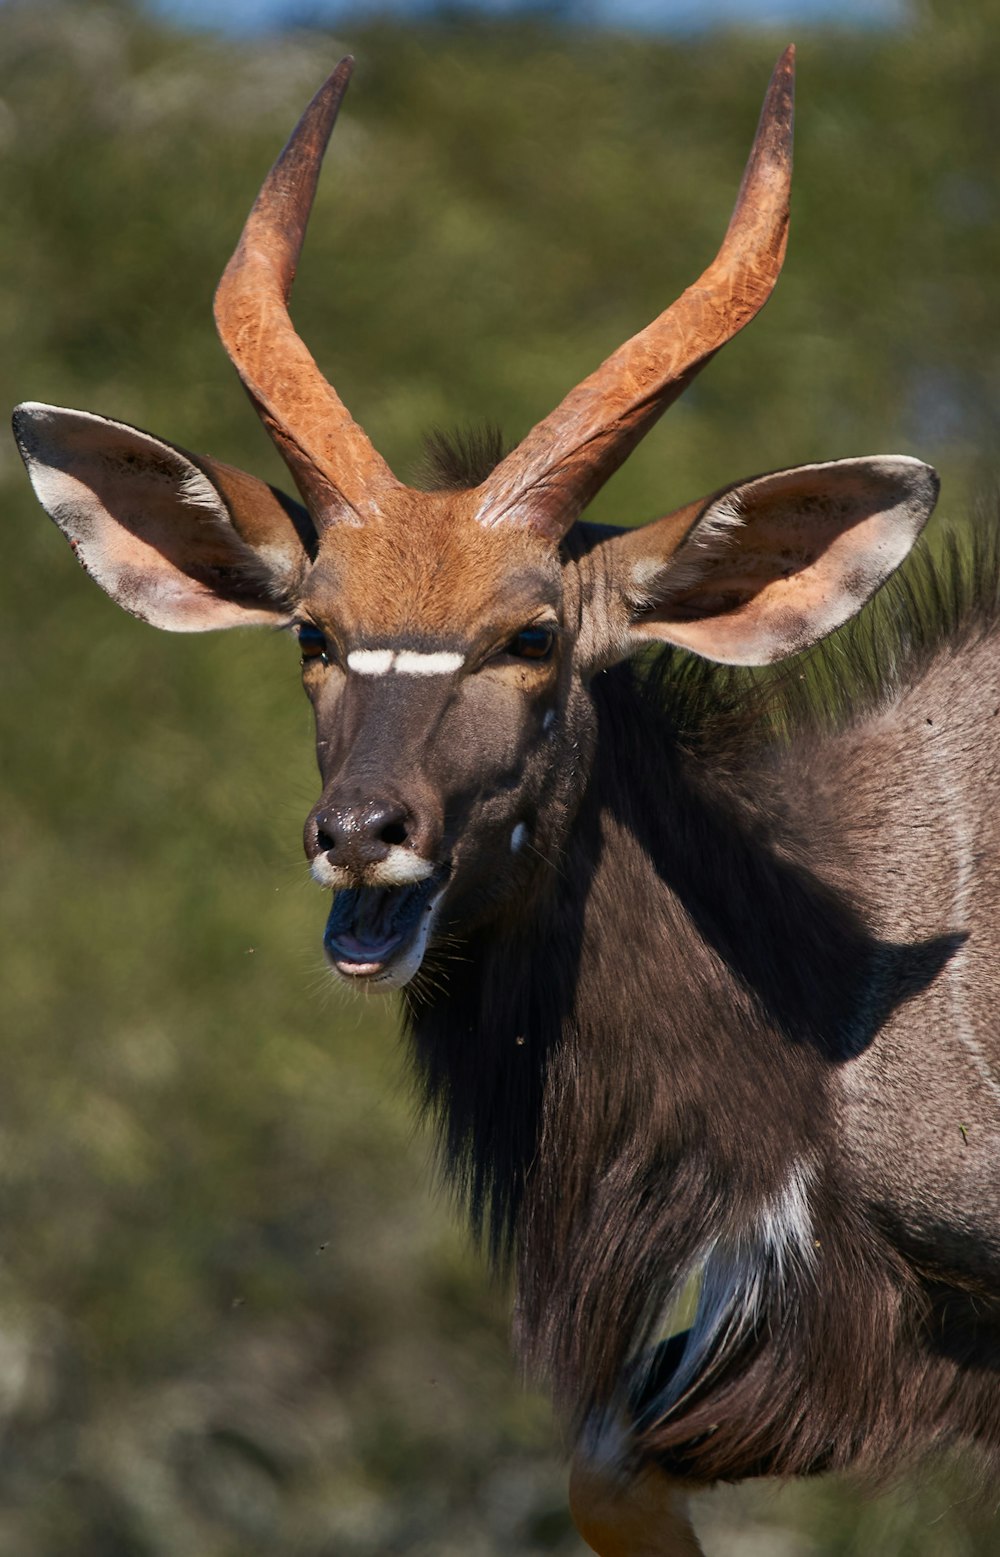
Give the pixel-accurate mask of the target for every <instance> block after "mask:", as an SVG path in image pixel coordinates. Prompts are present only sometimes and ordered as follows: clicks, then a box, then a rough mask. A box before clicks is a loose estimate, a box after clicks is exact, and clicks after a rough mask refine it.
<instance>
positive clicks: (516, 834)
mask: <svg viewBox="0 0 1000 1557" xmlns="http://www.w3.org/2000/svg"><path fill="white" fill-rule="evenodd" d="M527 841H528V829H527V828H526V827H525V825H524V823H523V822H518V824H517V826H516V827H515V828H514V831H513V832H512V833H511V835H510V847H511V853H512V854H516V853H517V852H518V850H519V849H523V848H524V845H525V844H526V843H527Z"/></svg>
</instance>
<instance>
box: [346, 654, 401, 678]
mask: <svg viewBox="0 0 1000 1557" xmlns="http://www.w3.org/2000/svg"><path fill="white" fill-rule="evenodd" d="M392 661H393V652H392V650H391V649H352V650H351V652H350V654H349V655H348V656H347V666H348V669H349V670H356V671H357V672H358V674H359V675H361V676H384V675H385V673H386V671H387V670H391V669H392Z"/></svg>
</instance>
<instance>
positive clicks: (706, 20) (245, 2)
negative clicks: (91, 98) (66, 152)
mask: <svg viewBox="0 0 1000 1557" xmlns="http://www.w3.org/2000/svg"><path fill="white" fill-rule="evenodd" d="M147 4H148V6H149V8H150V9H151V10H154V11H156V12H158V13H159V14H160V15H162V16H166V17H170V18H174V19H175V20H177V21H180V22H183V23H184V24H185V25H186V26H202V27H210V28H218V29H220V30H222V31H226V32H264V31H268V30H271V29H273V28H280V27H282V26H286V25H288V24H289V23H293V22H296V21H300V20H301V19H302V18H303V17H304V16H306V15H308V16H310V17H312V18H313V19H315V20H317V21H320V22H330V23H336V22H337V21H339V20H342V19H343V18H345V17H352V18H353V19H355V20H357V19H358V18H359V17H363V16H365V15H366V14H370V15H386V14H389V13H391V14H393V15H397V16H401V17H406V16H411V17H415V16H421V15H427V14H428V13H429V12H433V11H435V10H437V9H440V4H439V3H438V0H353V3H352V0H147ZM543 8H544V7H542V6H539V4H538V3H537V0H535V3H534V4H532V0H464V3H459V4H455V0H451V4H450V5H449V9H450V10H453V11H455V10H468V11H470V12H478V13H479V14H480V15H485V16H511V15H514V14H516V13H517V12H518V11H530V10H532V9H535V10H537V9H543ZM552 9H557V10H558V11H559V12H560V14H561V15H562V16H563V17H565V18H566V19H567V20H575V19H579V20H580V21H583V22H587V23H590V24H591V25H593V24H597V25H605V26H616V27H629V28H633V27H634V28H640V29H642V30H645V31H655V32H671V31H684V32H687V31H690V30H692V29H696V28H698V27H702V26H710V25H712V24H714V23H719V22H738V23H742V24H744V25H749V26H776V25H779V24H785V23H788V22H792V23H795V22H798V23H806V24H808V23H809V22H821V21H822V22H837V23H839V24H842V25H850V26H858V25H861V24H865V23H867V24H870V25H879V24H886V23H891V22H893V21H896V20H898V19H900V18H901V17H902V15H903V14H904V12H905V9H906V0H561V4H557V5H555V6H553V7H552Z"/></svg>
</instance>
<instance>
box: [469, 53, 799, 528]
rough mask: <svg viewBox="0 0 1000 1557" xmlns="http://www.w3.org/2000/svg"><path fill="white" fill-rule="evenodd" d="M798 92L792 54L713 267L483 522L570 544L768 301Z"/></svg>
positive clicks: (542, 444) (613, 370)
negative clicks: (600, 497)
mask: <svg viewBox="0 0 1000 1557" xmlns="http://www.w3.org/2000/svg"><path fill="white" fill-rule="evenodd" d="M794 83H795V48H794V46H791V47H789V48H787V49H786V50H785V52H784V54H783V55H782V56H781V58H780V59H779V61H778V63H777V65H776V66H775V69H774V74H773V75H772V77H771V84H770V86H769V87H768V92H767V96H766V98H765V99H764V107H763V109H762V110H761V116H760V123H759V125H758V127H757V135H756V138H755V139H754V143H753V147H752V149H751V152H750V158H749V161H748V162H747V166H746V171H745V172H744V174H743V182H742V183H741V185H740V190H739V194H738V196H737V198H736V208H735V210H734V211H733V215H732V218H731V220H730V223H729V227H728V229H727V231H726V236H725V238H724V239H723V242H722V247H721V249H720V250H719V252H718V254H717V255H716V257H715V259H714V260H713V261H712V263H711V265H709V267H708V269H707V270H706V271H705V273H704V274H703V275H702V276H701V277H700V278H699V280H698V281H697V282H696V283H695V284H694V286H691V287H688V289H687V291H686V292H684V293H682V295H681V296H680V297H679V298H678V300H677V302H676V303H674V304H673V305H672V306H671V307H670V308H668V309H667V310H666V312H665V313H662V314H660V316H659V318H658V319H654V320H653V323H652V324H650V325H647V327H646V329H644V330H642V331H640V333H639V334H638V335H634V336H633V337H632V339H631V340H629V341H626V343H625V345H624V346H620V347H619V348H618V350H617V351H616V352H614V353H613V354H612V355H611V356H610V357H608V359H607V361H606V362H603V363H602V364H601V366H600V367H599V368H598V369H597V371H596V372H595V373H592V374H591V375H590V377H589V378H586V379H584V381H583V383H582V384H578V385H577V387H576V388H575V389H572V390H570V392H569V394H568V395H567V396H566V398H565V399H564V400H563V402H562V404H561V405H559V406H557V407H556V409H555V410H554V411H553V412H551V414H550V415H549V416H547V417H546V418H545V420H544V421H541V422H539V423H538V425H537V426H536V427H535V428H533V430H532V431H531V432H530V433H529V434H528V436H527V437H526V438H525V439H524V440H523V441H522V442H521V443H520V444H519V445H518V447H517V448H516V449H514V450H513V451H512V452H511V453H510V454H508V455H507V457H506V459H504V460H503V461H502V462H501V463H500V464H499V465H498V466H497V467H496V469H495V470H494V471H493V472H492V474H491V475H490V476H489V477H488V478H487V480H486V481H485V482H484V483H483V485H482V487H481V489H480V493H481V501H480V505H479V509H478V512H477V517H478V519H479V522H480V523H481V524H484V525H487V526H493V525H499V524H516V525H520V526H523V527H525V528H531V529H534V530H536V531H538V532H539V533H540V534H542V535H544V536H546V537H547V538H548V539H550V540H552V541H556V542H558V541H559V540H561V538H562V537H563V535H565V533H566V531H567V530H568V529H569V527H570V525H571V524H573V522H574V520H575V519H577V518H578V517H579V515H580V514H581V513H582V511H583V509H584V508H585V507H586V505H587V504H588V503H589V502H590V500H591V498H592V497H594V495H595V494H596V493H597V492H598V491H599V490H600V488H601V487H602V486H603V485H604V483H605V481H607V480H608V478H609V476H612V475H613V474H614V472H615V471H616V470H617V469H618V467H619V465H621V463H622V462H623V460H625V459H626V458H627V456H628V455H629V454H631V452H632V450H633V449H634V448H635V446H636V444H637V443H638V442H639V440H640V438H642V437H643V435H644V434H645V433H647V432H648V431H649V429H650V427H652V425H653V423H654V422H655V421H656V420H657V418H658V417H659V416H661V415H662V414H663V412H664V411H665V410H666V409H667V406H668V405H670V404H671V403H672V402H673V401H674V400H676V399H677V397H678V395H680V394H681V393H682V391H683V390H685V389H686V388H687V386H688V384H690V382H691V380H692V379H693V378H694V376H695V374H696V373H698V372H699V371H700V369H701V368H703V367H704V366H705V363H706V362H708V361H709V360H710V359H711V358H712V357H714V355H715V353H716V352H717V351H718V350H719V348H720V346H724V345H725V343H726V341H728V340H731V339H732V337H733V336H734V335H735V334H736V333H737V331H738V330H742V328H743V326H744V325H745V324H748V323H749V322H750V320H751V319H752V318H753V317H754V315H755V314H756V313H757V312H758V311H759V310H760V309H761V308H762V307H763V306H764V304H765V303H766V302H767V300H768V298H769V297H770V295H771V292H772V291H773V289H774V284H775V282H776V281H777V279H778V273H779V272H780V270H781V263H782V260H783V259H784V257H785V244H786V241H787V237H788V202H789V195H790V192H791V181H792V118H793V103H794Z"/></svg>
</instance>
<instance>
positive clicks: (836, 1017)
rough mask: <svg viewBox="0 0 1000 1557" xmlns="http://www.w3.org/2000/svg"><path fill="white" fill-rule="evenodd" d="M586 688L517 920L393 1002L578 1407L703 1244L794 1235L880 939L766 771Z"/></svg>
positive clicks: (632, 690)
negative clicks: (590, 751)
mask: <svg viewBox="0 0 1000 1557" xmlns="http://www.w3.org/2000/svg"><path fill="white" fill-rule="evenodd" d="M594 699H595V706H596V709H597V715H598V722H599V735H598V741H597V755H596V758H595V765H594V769H593V772H592V775H591V779H590V783H589V785H588V789H587V792H586V794H585V796H584V798H583V801H582V804H581V808H580V811H579V814H578V816H577V819H576V822H575V825H574V828H573V832H572V836H571V838H570V840H569V843H568V845H567V849H566V853H565V857H564V859H563V861H562V862H561V868H560V870H559V871H558V872H554V873H553V875H552V879H551V881H550V883H549V890H548V892H547V893H542V894H539V895H537V897H536V898H535V899H534V904H535V906H534V911H533V917H532V919H531V921H530V922H526V921H518V922H516V923H513V924H509V925H507V926H506V927H499V926H494V927H491V929H489V930H488V931H485V932H483V933H482V934H480V935H478V936H477V937H475V938H474V940H473V941H472V942H471V944H470V945H469V947H468V948H466V952H467V955H468V960H467V961H456V962H454V963H452V964H449V965H448V968H447V984H446V988H445V990H444V992H443V993H441V994H438V995H436V996H433V997H432V998H431V999H430V1001H429V1003H426V1004H419V1005H417V1004H416V1003H413V1004H412V1005H410V1007H409V1009H408V1022H409V1025H410V1027H411V1030H412V1035H413V1039H414V1052H415V1056H416V1064H417V1069H418V1072H419V1077H420V1082H421V1085H422V1089H423V1093H424V1097H425V1099H426V1103H427V1106H428V1107H429V1108H430V1110H431V1111H432V1112H434V1113H435V1114H436V1115H437V1118H438V1121H439V1124H440V1127H441V1132H442V1138H443V1144H444V1151H445V1158H446V1163H447V1168H448V1171H449V1173H450V1176H451V1177H452V1179H453V1181H454V1182H455V1184H456V1186H457V1187H458V1189H459V1191H460V1192H461V1193H462V1195H463V1197H464V1198H465V1199H466V1201H467V1203H468V1206H469V1210H470V1213H471V1217H472V1221H473V1224H474V1226H475V1228H476V1229H477V1231H479V1232H480V1233H481V1234H482V1235H483V1236H484V1237H485V1239H486V1241H487V1242H488V1245H489V1247H490V1250H491V1252H492V1254H493V1256H494V1258H495V1259H496V1260H497V1261H499V1262H502V1261H503V1260H504V1259H505V1258H507V1257H508V1256H512V1257H513V1258H514V1260H515V1263H516V1265H517V1268H518V1276H519V1281H518V1316H519V1317H518V1330H519V1341H520V1345H521V1347H522V1350H523V1352H524V1354H525V1356H526V1359H527V1360H528V1361H529V1362H530V1363H532V1364H534V1365H538V1366H539V1367H541V1368H543V1369H544V1370H546V1371H547V1372H548V1373H549V1374H550V1375H551V1377H552V1380H553V1383H554V1385H555V1387H556V1390H557V1391H558V1392H561V1393H562V1395H563V1398H564V1401H566V1402H567V1403H569V1404H571V1405H572V1406H573V1408H574V1409H575V1410H578V1411H581V1412H583V1413H586V1412H587V1411H590V1410H592V1409H594V1407H595V1406H596V1405H598V1404H599V1403H600V1402H604V1403H606V1402H607V1401H609V1400H611V1399H612V1398H613V1397H614V1394H615V1391H616V1389H617V1388H618V1387H619V1385H620V1380H621V1379H622V1378H623V1376H624V1375H625V1373H626V1370H627V1367H628V1359H629V1357H630V1356H633V1355H634V1354H635V1353H636V1351H637V1350H639V1349H640V1348H641V1347H642V1346H643V1344H644V1343H646V1342H648V1341H649V1340H650V1338H651V1337H652V1336H654V1335H655V1332H656V1329H657V1327H658V1326H659V1325H660V1324H661V1323H662V1319H663V1314H664V1310H665V1308H666V1307H668V1306H669V1303H670V1300H671V1297H672V1296H673V1295H675V1294H676V1293H677V1292H678V1291H679V1290H680V1288H681V1287H682V1286H683V1284H684V1282H685V1281H686V1279H687V1278H688V1276H689V1275H690V1274H691V1273H692V1271H693V1270H695V1269H696V1268H697V1267H698V1266H699V1264H700V1263H701V1262H702V1261H703V1260H704V1259H705V1258H706V1255H707V1254H708V1253H710V1251H711V1250H712V1249H713V1248H717V1247H720V1246H724V1247H730V1246H732V1247H736V1246H737V1245H738V1244H739V1243H740V1240H741V1239H744V1238H745V1236H746V1232H747V1229H748V1228H754V1227H756V1228H757V1229H758V1230H761V1229H763V1231H761V1232H760V1238H761V1240H762V1242H763V1244H766V1243H767V1239H768V1238H769V1237H770V1238H771V1239H772V1241H773V1240H774V1239H785V1240H786V1242H787V1240H789V1239H791V1240H793V1241H794V1240H800V1241H801V1240H806V1239H807V1238H808V1235H809V1226H808V1207H807V1203H806V1202H807V1189H808V1185H809V1184H810V1183H811V1182H813V1180H818V1179H819V1178H820V1177H821V1174H822V1171H823V1164H822V1158H823V1153H824V1148H825V1142H826V1140H827V1138H828V1136H829V1132H830V1118H829V1113H830V1105H829V1100H828V1074H829V1071H830V1068H831V1066H832V1065H833V1064H835V1063H836V1062H837V1061H839V1060H843V1059H845V1058H847V1057H848V1056H849V1055H850V1054H852V1053H854V1052H857V1049H858V1047H859V1046H861V1045H863V1044H864V1043H866V1042H867V1041H868V1040H869V1038H870V1036H871V1033H872V1032H873V1031H874V1028H875V1026H877V1024H878V1021H879V1020H880V1017H881V1013H882V1007H883V1005H884V1001H883V1000H882V999H881V997H878V998H877V997H876V993H875V992H876V991H877V990H878V989H879V988H880V987H882V984H884V979H882V975H881V973H880V969H881V967H882V962H881V958H882V955H883V951H884V949H883V948H880V947H879V946H878V944H877V943H876V942H875V941H874V940H873V939H872V937H871V935H870V934H869V933H868V932H867V930H866V929H865V927H864V925H863V923H862V921H861V919H860V917H859V915H858V914H857V912H856V911H855V910H854V908H853V907H852V906H851V905H850V904H849V903H847V902H846V901H845V900H844V899H843V898H842V897H839V896H838V895H837V894H836V893H835V892H833V891H832V890H831V889H830V888H829V887H827V886H825V885H824V884H823V881H822V877H821V874H820V873H818V872H817V871H816V870H815V869H814V868H813V862H812V861H811V860H810V857H809V855H808V852H807V851H806V849H805V846H804V844H803V842H802V840H801V839H800V838H799V837H798V835H797V828H796V824H795V821H794V814H793V812H792V810H791V809H790V808H789V807H787V806H785V804H784V803H783V799H782V796H783V793H784V792H786V791H787V788H788V783H789V770H788V764H787V763H785V764H782V762H781V761H780V760H779V759H778V758H776V757H775V756H774V755H773V754H772V755H769V754H768V753H766V752H758V753H757V754H756V755H754V756H753V757H752V758H751V756H750V754H749V753H748V752H747V751H746V750H745V749H744V750H743V751H742V761H741V767H742V769H743V771H742V774H741V776H740V778H739V780H738V781H737V780H736V779H734V778H733V776H732V775H733V772H734V768H733V765H732V763H731V762H730V761H729V759H728V758H726V757H725V754H723V760H722V761H721V762H720V761H719V760H718V757H719V754H718V752H716V753H714V754H713V757H714V759H715V760H713V763H711V764H710V763H709V762H708V761H707V760H706V759H703V757H702V756H701V755H699V754H697V753H692V751H691V750H686V751H685V750H684V749H682V744H681V743H679V742H678V741H677V739H676V732H674V731H672V730H671V729H670V728H669V721H666V720H665V719H664V716H663V715H662V714H660V713H659V712H658V711H657V708H656V705H655V702H654V701H653V700H652V699H651V698H650V697H648V696H647V695H646V694H645V693H643V692H642V690H641V688H640V687H639V685H638V683H637V682H636V681H635V680H634V678H633V677H632V675H631V673H630V672H628V671H623V672H618V673H615V674H614V675H612V676H607V677H605V678H602V679H601V680H600V681H599V682H598V683H597V685H596V687H595V694H594ZM651 752H652V753H656V754H658V755H657V756H656V758H655V760H653V761H650V757H649V754H650V753H651ZM663 753H666V755H662V754H663ZM746 764H750V765H751V766H752V768H753V770H754V777H753V778H751V777H750V776H749V767H747V766H746ZM720 770H721V771H720ZM761 786H763V792H765V793H766V794H767V797H768V798H767V799H766V801H764V802H763V803H762V802H761V801H760V800H759V799H756V798H751V791H753V793H754V794H755V795H759V794H760V793H761V792H762V790H761ZM765 1254H767V1250H765ZM767 1257H768V1258H772V1257H773V1258H774V1259H777V1260H779V1261H780V1260H781V1258H782V1250H781V1249H780V1248H772V1249H771V1250H770V1253H769V1254H767ZM581 1380H586V1390H585V1391H581V1385H580V1381H581Z"/></svg>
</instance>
